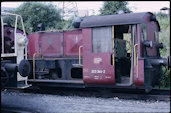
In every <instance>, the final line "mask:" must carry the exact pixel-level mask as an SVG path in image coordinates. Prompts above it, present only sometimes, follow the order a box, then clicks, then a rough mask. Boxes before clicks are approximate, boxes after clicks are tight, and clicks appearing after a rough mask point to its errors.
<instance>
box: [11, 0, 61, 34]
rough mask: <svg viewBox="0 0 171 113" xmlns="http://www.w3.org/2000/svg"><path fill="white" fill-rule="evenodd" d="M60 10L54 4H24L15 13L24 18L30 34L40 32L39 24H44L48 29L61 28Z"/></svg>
mask: <svg viewBox="0 0 171 113" xmlns="http://www.w3.org/2000/svg"><path fill="white" fill-rule="evenodd" d="M60 12H61V11H60V10H59V9H56V7H55V6H54V5H52V4H43V3H39V2H24V3H23V4H21V5H20V6H19V7H18V8H17V9H16V10H15V11H14V13H16V14H19V15H21V16H22V18H23V21H24V24H25V27H26V31H27V32H28V33H30V32H32V31H33V32H35V31H38V27H37V26H38V24H40V23H43V24H44V25H45V28H47V29H52V28H55V29H58V28H61V26H59V25H58V24H60V22H61V15H60Z"/></svg>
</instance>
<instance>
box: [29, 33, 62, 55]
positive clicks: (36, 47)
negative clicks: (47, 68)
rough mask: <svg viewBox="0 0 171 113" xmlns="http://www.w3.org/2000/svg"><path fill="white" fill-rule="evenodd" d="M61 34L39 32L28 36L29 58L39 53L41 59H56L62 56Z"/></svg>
mask: <svg viewBox="0 0 171 113" xmlns="http://www.w3.org/2000/svg"><path fill="white" fill-rule="evenodd" d="M62 40H63V39H62V33H59V32H39V33H33V34H30V35H29V57H33V55H34V53H39V54H37V55H36V56H39V55H40V54H41V55H43V57H58V56H62V54H63V46H62Z"/></svg>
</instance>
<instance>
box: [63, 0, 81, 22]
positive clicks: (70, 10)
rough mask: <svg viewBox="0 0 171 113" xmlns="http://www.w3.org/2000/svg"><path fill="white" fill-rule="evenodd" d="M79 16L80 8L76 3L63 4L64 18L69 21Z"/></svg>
mask: <svg viewBox="0 0 171 113" xmlns="http://www.w3.org/2000/svg"><path fill="white" fill-rule="evenodd" d="M77 15H78V8H77V3H76V2H65V1H63V2H62V18H63V19H65V20H67V19H69V18H71V17H76V16H77Z"/></svg>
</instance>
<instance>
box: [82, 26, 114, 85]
mask: <svg viewBox="0 0 171 113" xmlns="http://www.w3.org/2000/svg"><path fill="white" fill-rule="evenodd" d="M83 39H84V44H83V81H84V83H85V84H114V83H115V74H114V66H113V64H112V61H111V57H112V53H113V52H112V49H113V48H112V47H113V46H112V44H113V40H112V26H108V27H96V28H86V29H83Z"/></svg>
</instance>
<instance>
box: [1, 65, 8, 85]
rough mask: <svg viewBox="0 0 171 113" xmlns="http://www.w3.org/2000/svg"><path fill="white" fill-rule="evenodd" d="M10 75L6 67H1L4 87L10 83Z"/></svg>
mask: <svg viewBox="0 0 171 113" xmlns="http://www.w3.org/2000/svg"><path fill="white" fill-rule="evenodd" d="M8 81H9V75H8V72H7V71H6V69H5V68H4V67H1V86H2V88H3V87H5V86H6V85H7V84H8Z"/></svg>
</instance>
